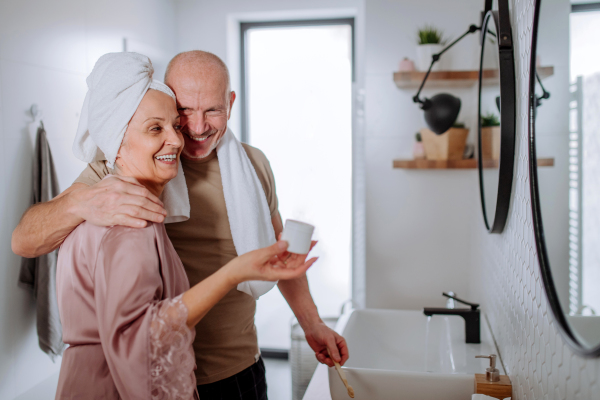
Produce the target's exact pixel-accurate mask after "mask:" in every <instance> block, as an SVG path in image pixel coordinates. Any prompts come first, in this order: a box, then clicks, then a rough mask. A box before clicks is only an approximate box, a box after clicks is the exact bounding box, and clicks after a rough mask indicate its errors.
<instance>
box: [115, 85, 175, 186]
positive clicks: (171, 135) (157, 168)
mask: <svg viewBox="0 0 600 400" xmlns="http://www.w3.org/2000/svg"><path fill="white" fill-rule="evenodd" d="M183 143H184V142H183V136H182V134H181V127H180V126H179V114H178V112H177V107H176V106H175V100H173V98H172V97H171V96H169V95H168V94H165V93H163V92H160V91H158V90H153V89H150V90H148V91H147V92H146V94H145V95H144V98H143V99H142V101H141V103H140V105H139V106H138V108H137V110H136V112H135V114H134V115H133V117H132V118H131V121H130V122H129V125H128V127H127V131H126V132H125V137H124V138H123V143H122V144H121V148H120V149H119V153H118V155H117V160H116V164H117V166H118V168H119V172H120V173H121V174H123V175H126V176H131V177H134V178H136V179H137V180H138V182H140V183H141V184H143V185H144V186H146V188H148V190H150V191H151V192H152V193H154V194H155V195H159V194H160V193H161V192H162V190H163V188H164V186H165V185H166V184H167V182H169V181H170V180H171V179H173V178H175V176H177V172H178V170H179V162H180V161H179V155H180V154H181V151H182V149H183Z"/></svg>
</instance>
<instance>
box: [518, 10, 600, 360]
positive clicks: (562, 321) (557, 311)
mask: <svg viewBox="0 0 600 400" xmlns="http://www.w3.org/2000/svg"><path fill="white" fill-rule="evenodd" d="M541 3H542V0H535V5H534V13H533V29H532V31H531V52H530V60H529V63H530V64H529V191H530V194H531V214H532V217H533V232H534V234H535V244H536V249H537V257H538V261H539V264H540V274H541V275H542V282H543V285H544V291H545V292H546V298H547V299H548V303H549V304H550V309H551V310H552V315H553V316H554V319H555V320H556V322H557V325H558V331H559V332H560V334H561V336H562V338H563V339H564V340H565V342H567V344H568V346H569V347H570V348H571V350H573V352H574V353H576V354H578V355H580V356H582V357H590V358H591V357H600V345H598V346H597V347H595V348H591V349H590V348H586V347H584V346H583V344H582V343H581V341H580V340H579V339H578V338H577V336H576V335H575V334H574V333H573V330H572V329H571V326H570V325H569V322H568V321H567V317H566V315H565V313H564V312H563V310H562V307H561V305H560V300H559V298H558V293H557V292H556V287H555V286H554V279H553V278H552V270H551V268H550V258H549V257H548V251H547V250H546V238H545V236H544V226H543V223H542V209H541V203H540V193H539V185H538V175H537V156H536V151H535V148H536V147H535V111H536V96H535V82H536V79H535V70H536V65H535V58H536V54H537V34H538V26H539V17H540V6H541Z"/></svg>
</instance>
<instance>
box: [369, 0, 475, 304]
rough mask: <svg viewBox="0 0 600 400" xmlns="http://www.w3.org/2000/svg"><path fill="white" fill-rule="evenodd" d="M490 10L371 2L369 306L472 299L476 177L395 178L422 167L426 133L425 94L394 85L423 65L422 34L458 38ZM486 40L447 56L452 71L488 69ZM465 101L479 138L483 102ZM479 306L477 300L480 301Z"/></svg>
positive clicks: (468, 97) (431, 173) (466, 173)
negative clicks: (398, 162) (425, 30)
mask: <svg viewBox="0 0 600 400" xmlns="http://www.w3.org/2000/svg"><path fill="white" fill-rule="evenodd" d="M481 7H483V2H479V1H473V0H448V1H437V0H403V1H389V0H369V1H367V2H366V9H365V15H366V17H365V19H366V184H367V190H366V193H367V234H366V237H367V288H366V292H367V293H366V295H367V306H368V307H377V308H411V309H419V308H422V307H424V306H434V305H442V304H444V300H443V297H442V295H441V294H442V291H450V290H452V291H454V292H456V293H457V294H458V295H459V296H463V297H465V298H467V299H468V298H469V297H470V291H469V287H468V279H467V276H468V274H469V271H470V265H471V259H470V253H471V242H470V231H471V229H472V223H471V221H473V220H474V221H475V222H476V223H477V224H483V219H482V217H481V212H480V206H479V205H478V204H475V205H473V204H471V202H469V201H468V199H470V198H478V196H479V194H478V186H477V174H476V171H475V170H457V171H452V170H442V171H435V170H421V171H414V170H401V169H392V160H393V159H395V158H412V146H413V142H414V135H415V132H417V131H418V130H419V129H421V128H422V127H424V126H425V122H424V119H423V112H422V111H421V110H420V109H419V107H418V105H416V104H414V103H413V102H412V96H414V94H415V92H416V89H414V90H407V89H404V90H400V89H398V88H397V87H396V85H395V84H394V82H393V79H392V73H393V72H394V71H397V69H398V63H399V62H400V60H402V59H403V58H404V57H405V56H406V57H409V58H411V59H413V60H414V59H415V58H416V44H415V38H416V31H417V29H418V28H419V27H421V26H423V25H424V24H434V25H435V26H436V27H438V28H440V29H442V30H443V31H444V32H445V34H446V35H447V36H448V37H452V38H456V37H458V36H459V35H461V34H462V33H464V32H465V31H466V30H467V29H468V27H469V25H470V24H477V25H478V24H479V18H480V16H479V12H480V10H481ZM478 52H479V45H478V38H477V35H470V36H468V37H466V38H464V39H463V40H462V41H461V42H459V43H458V44H457V45H455V47H453V48H452V49H451V50H449V51H448V53H446V54H445V55H444V57H445V58H446V60H447V62H449V65H450V68H452V69H476V68H477V69H478ZM445 91H448V92H450V93H452V94H454V95H456V96H459V97H460V98H461V100H462V107H461V112H460V115H459V119H458V120H459V121H462V122H465V123H466V125H467V127H468V128H470V129H471V132H470V136H471V138H473V135H474V131H475V129H476V115H477V96H476V89H475V87H473V88H471V89H451V90H447V89H446V90H436V89H427V87H426V89H425V90H424V91H423V95H424V96H432V95H434V94H437V93H440V92H445ZM473 300H474V301H476V300H477V299H473Z"/></svg>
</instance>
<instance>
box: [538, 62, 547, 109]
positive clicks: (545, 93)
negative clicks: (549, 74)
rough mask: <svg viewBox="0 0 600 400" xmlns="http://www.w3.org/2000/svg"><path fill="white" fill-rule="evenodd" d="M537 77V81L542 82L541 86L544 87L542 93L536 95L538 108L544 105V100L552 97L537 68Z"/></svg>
mask: <svg viewBox="0 0 600 400" xmlns="http://www.w3.org/2000/svg"><path fill="white" fill-rule="evenodd" d="M535 77H536V78H537V81H538V83H539V84H540V87H541V88H542V95H541V96H537V95H536V96H535V106H536V108H537V107H539V106H541V105H542V100H547V99H549V98H550V92H548V91H547V90H546V88H545V87H544V85H542V80H541V79H540V76H539V75H538V73H537V70H536V71H535Z"/></svg>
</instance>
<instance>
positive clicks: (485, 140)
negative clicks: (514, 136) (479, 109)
mask: <svg viewBox="0 0 600 400" xmlns="http://www.w3.org/2000/svg"><path fill="white" fill-rule="evenodd" d="M481 157H482V159H483V160H490V159H491V160H499V159H500V119H499V118H498V116H497V115H496V114H494V113H487V114H486V115H484V116H482V117H481Z"/></svg>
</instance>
